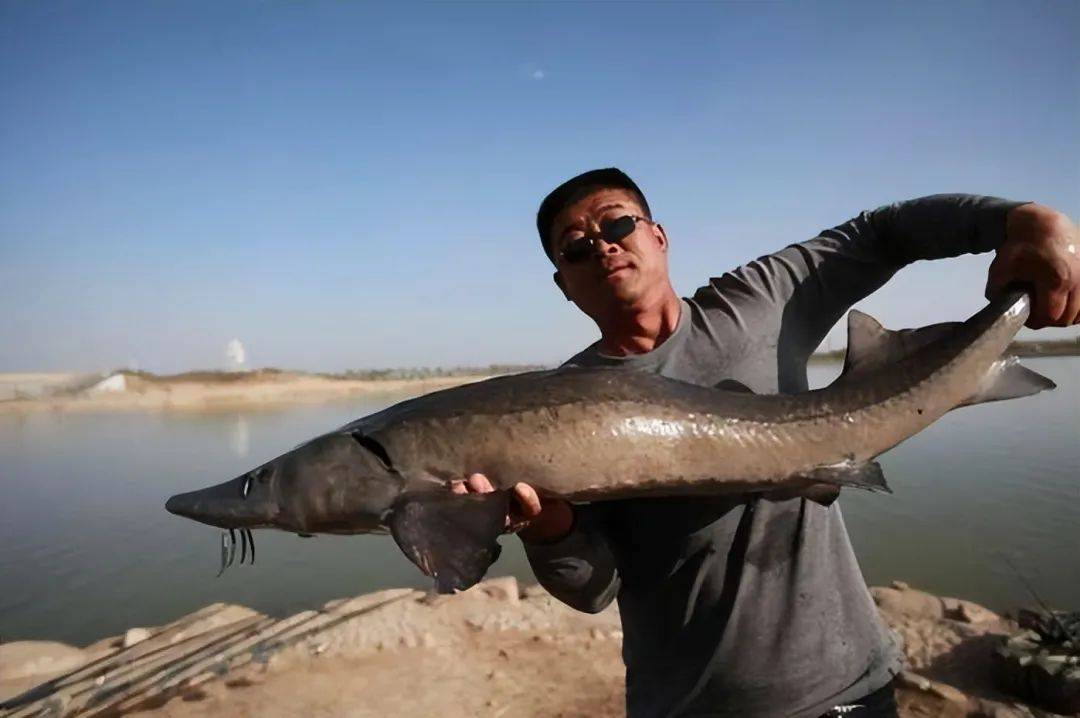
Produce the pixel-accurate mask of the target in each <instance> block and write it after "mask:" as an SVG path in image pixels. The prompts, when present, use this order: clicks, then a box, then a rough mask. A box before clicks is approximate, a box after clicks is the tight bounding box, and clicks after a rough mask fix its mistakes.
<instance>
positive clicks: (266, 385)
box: [0, 340, 1080, 415]
mask: <svg viewBox="0 0 1080 718" xmlns="http://www.w3.org/2000/svg"><path fill="white" fill-rule="evenodd" d="M844 352H845V350H844V349H838V350H835V351H831V352H821V353H817V354H814V355H813V356H811V357H810V362H811V363H815V364H818V363H834V362H838V361H842V360H843V358H844ZM1009 352H1010V353H1012V354H1015V355H1017V356H1021V357H1060V356H1080V342H1077V341H1074V340H1059V341H1045V342H1014V343H1013V344H1012V345H1010V347H1009ZM544 368H545V367H543V366H539V365H491V366H488V367H463V368H457V369H437V368H436V369H428V368H421V369H371V370H362V371H348V372H343V373H338V374H330V373H305V372H292V371H282V370H279V369H257V370H254V371H239V372H226V371H191V372H184V373H182V374H172V375H157V374H151V373H148V372H139V371H129V370H119V371H115V372H112V373H107V374H75V373H67V374H65V373H44V372H42V373H6V374H5V373H0V415H3V414H28V413H36V412H41V411H53V412H113V411H116V412H124V411H151V412H153V411H159V412H160V411H181V412H220V411H242V410H257V409H274V408H282V407H287V406H290V405H299V404H316V403H324V402H331V401H338V400H342V399H350V398H355V397H358V396H379V395H393V396H395V397H403V396H416V395H419V394H425V393H427V392H431V391H436V390H438V389H446V388H449V387H452V386H458V385H460V384H468V383H471V382H475V381H481V380H483V379H489V378H491V377H493V376H499V375H503V374H516V373H519V372H524V371H533V370H537V369H544Z"/></svg>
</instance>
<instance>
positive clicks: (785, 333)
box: [695, 194, 1025, 363]
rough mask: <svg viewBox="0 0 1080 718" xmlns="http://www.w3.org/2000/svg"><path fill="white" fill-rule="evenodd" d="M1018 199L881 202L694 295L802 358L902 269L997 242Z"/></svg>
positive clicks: (783, 352) (784, 353)
mask: <svg viewBox="0 0 1080 718" xmlns="http://www.w3.org/2000/svg"><path fill="white" fill-rule="evenodd" d="M1021 205H1025V203H1022V202H1011V201H1008V200H1004V199H1000V198H997V197H980V196H974V195H958V194H952V195H933V196H930V197H923V198H920V199H914V200H910V201H907V202H899V203H896V204H891V205H886V206H884V207H880V208H878V209H876V210H873V211H868V212H863V213H861V214H860V215H858V216H857V217H855V218H853V219H851V220H849V221H847V222H845V223H844V224H841V225H839V226H837V227H834V228H832V229H829V230H826V231H824V232H821V234H820V235H819V236H817V237H815V238H813V239H811V240H809V241H807V242H803V243H801V244H795V245H791V246H789V247H786V248H785V249H782V250H781V251H779V252H776V253H775V254H771V255H768V256H765V257H761V258H759V259H756V260H754V261H753V262H750V263H748V264H746V265H744V266H742V267H739V268H738V269H736V270H734V271H732V272H729V273H727V274H725V275H723V276H722V277H719V278H717V279H713V280H711V282H710V284H709V285H708V286H706V287H702V288H701V289H699V290H698V293H697V294H696V295H695V299H697V300H698V301H699V302H701V303H702V305H703V306H706V307H710V306H711V307H713V308H719V309H720V310H721V311H723V312H725V313H728V314H730V315H731V316H732V318H733V319H734V320H735V321H736V322H738V323H740V324H743V325H744V326H745V327H746V328H747V330H748V331H752V332H753V333H754V335H755V336H756V337H759V338H760V340H761V341H775V342H776V344H777V349H778V352H779V354H780V356H781V357H783V360H786V361H792V362H796V363H801V362H805V360H806V359H807V358H808V357H809V355H810V353H811V352H813V350H814V349H815V348H816V347H817V346H818V345H819V344H820V343H821V341H822V339H824V337H825V334H826V333H827V332H828V331H829V329H830V328H831V327H832V326H833V325H834V324H835V323H836V321H837V320H838V319H839V318H840V316H841V315H842V314H843V313H844V312H845V311H847V309H848V308H849V307H850V306H851V305H852V304H854V303H855V302H858V301H859V300H861V299H863V298H864V297H866V296H868V295H869V294H871V293H872V292H874V291H875V290H877V289H878V288H879V287H881V286H882V285H883V284H884V283H885V282H886V281H888V280H889V278H891V277H892V276H893V274H895V273H896V272H897V270H899V269H901V268H902V267H904V266H906V265H908V264H911V263H912V262H915V261H918V260H920V259H941V258H945V257H955V256H958V255H961V254H967V253H977V252H988V251H991V250H995V249H998V248H999V247H1001V246H1002V245H1003V244H1004V243H1005V240H1006V219H1007V217H1008V216H1009V215H1010V213H1011V212H1012V211H1013V210H1015V209H1016V208H1018V207H1020V206H1021Z"/></svg>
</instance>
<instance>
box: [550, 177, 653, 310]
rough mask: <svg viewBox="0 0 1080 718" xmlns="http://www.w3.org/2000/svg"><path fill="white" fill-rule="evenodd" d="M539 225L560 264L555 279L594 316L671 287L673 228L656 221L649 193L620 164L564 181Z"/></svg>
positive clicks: (553, 193)
mask: <svg viewBox="0 0 1080 718" xmlns="http://www.w3.org/2000/svg"><path fill="white" fill-rule="evenodd" d="M626 217H631V218H633V219H632V220H628V219H621V218H626ZM620 219H621V221H618V220H620ZM536 228H537V231H538V232H539V234H540V241H541V243H542V245H543V247H544V252H545V253H546V254H547V255H548V258H549V259H551V261H552V262H553V263H554V264H555V268H556V270H557V271H556V272H555V283H556V284H558V285H559V288H560V289H562V291H563V293H564V294H565V295H566V297H567V298H568V299H570V300H572V301H574V303H576V304H577V305H578V306H579V307H580V308H581V309H582V310H583V311H584V312H586V313H587V314H589V315H590V316H592V317H593V318H597V315H598V313H599V314H607V313H609V312H611V311H619V310H623V309H627V308H633V307H635V306H638V305H642V304H643V303H645V302H647V301H648V300H649V299H650V298H651V297H655V296H657V295H658V294H659V293H663V292H665V291H667V290H668V288H669V287H670V280H669V279H668V264H667V247H668V240H667V235H666V234H665V233H664V229H663V228H662V227H661V226H660V225H659V224H656V223H654V222H653V221H652V214H651V211H650V210H649V204H648V202H647V201H646V200H645V195H644V194H643V193H642V192H641V190H640V189H639V188H638V186H637V185H636V184H635V183H634V181H633V180H631V179H630V178H629V177H627V176H626V175H625V174H623V173H622V172H621V171H619V170H617V169H615V168H608V169H599V170H592V171H590V172H586V173H584V174H581V175H578V176H577V177H574V178H573V179H570V180H568V181H567V182H564V183H563V184H561V185H559V187H557V188H556V189H555V190H554V191H552V192H551V194H549V195H548V196H547V197H546V198H545V199H544V201H543V202H542V203H541V204H540V210H539V212H537V215H536ZM620 230H621V231H620ZM582 238H585V240H584V241H583V239H582Z"/></svg>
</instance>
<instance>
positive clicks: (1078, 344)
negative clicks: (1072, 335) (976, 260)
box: [810, 339, 1080, 362]
mask: <svg viewBox="0 0 1080 718" xmlns="http://www.w3.org/2000/svg"><path fill="white" fill-rule="evenodd" d="M846 351H847V350H846V349H834V350H832V351H828V352H818V353H817V354H814V355H813V356H811V357H810V361H813V362H831V361H842V360H843V358H844V353H845V352H846ZM1006 353H1007V354H1011V355H1013V356H1018V357H1070V356H1073V357H1074V356H1080V340H1078V339H1050V340H1047V341H1041V342H1030V341H1022V342H1013V343H1012V344H1010V345H1009V348H1008V349H1007V350H1006Z"/></svg>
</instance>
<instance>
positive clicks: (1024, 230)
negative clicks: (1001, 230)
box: [986, 203, 1080, 329]
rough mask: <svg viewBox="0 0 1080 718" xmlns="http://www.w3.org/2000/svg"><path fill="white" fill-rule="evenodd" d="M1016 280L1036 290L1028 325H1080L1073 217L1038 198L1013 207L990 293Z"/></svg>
mask: <svg viewBox="0 0 1080 718" xmlns="http://www.w3.org/2000/svg"><path fill="white" fill-rule="evenodd" d="M1014 283H1023V284H1027V285H1030V286H1032V287H1033V288H1034V290H1035V294H1034V296H1033V297H1032V307H1031V315H1030V316H1029V317H1028V321H1027V326H1029V327H1031V328H1032V329H1039V328H1041V327H1067V326H1070V325H1073V324H1080V236H1078V233H1077V229H1076V225H1075V224H1073V222H1072V221H1071V220H1070V219H1069V218H1068V216H1066V215H1064V214H1062V213H1061V212H1058V211H1057V210H1055V209H1052V208H1050V207H1047V206H1045V205H1041V204H1034V203H1031V204H1022V205H1020V206H1019V207H1015V208H1013V209H1012V210H1010V212H1009V214H1008V216H1007V217H1006V220H1005V242H1004V243H1003V244H1002V245H1001V246H1000V247H999V248H998V250H997V256H995V257H994V261H993V263H992V264H991V265H990V275H989V277H987V280H986V296H987V297H988V298H989V297H991V296H993V295H995V294H997V293H998V292H1000V291H1002V290H1003V289H1004V288H1005V287H1006V286H1008V285H1010V284H1014Z"/></svg>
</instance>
